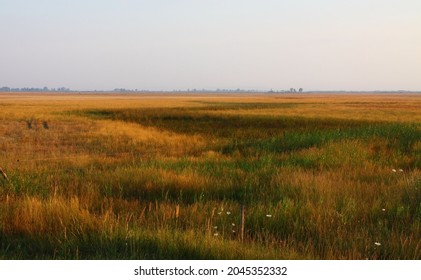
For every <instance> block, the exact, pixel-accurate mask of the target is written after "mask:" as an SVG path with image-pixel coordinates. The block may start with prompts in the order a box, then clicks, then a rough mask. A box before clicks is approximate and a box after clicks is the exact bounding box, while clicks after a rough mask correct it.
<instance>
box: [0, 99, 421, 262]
mask: <svg viewBox="0 0 421 280" xmlns="http://www.w3.org/2000/svg"><path fill="white" fill-rule="evenodd" d="M169 108H172V110H173V111H171V112H172V113H168V114H167V115H165V114H166V112H169V111H168V110H169ZM133 109H135V110H138V109H139V110H138V111H132V113H133V114H143V113H145V114H146V113H147V112H149V111H142V110H153V112H152V113H153V114H156V115H151V116H157V119H156V120H154V122H153V121H151V122H149V123H146V122H142V118H140V119H139V120H140V121H138V122H136V121H128V120H125V119H118V118H112V117H108V116H106V115H105V116H93V115H89V114H87V113H86V112H102V111H106V112H114V111H117V112H120V111H123V112H124V111H126V110H133ZM189 110H190V111H189ZM0 112H1V113H0V167H2V168H3V170H4V171H5V172H6V173H7V174H8V177H9V179H10V182H7V181H5V180H3V179H2V178H0V210H1V211H0V243H1V244H2V245H0V258H5V259H9V258H18V259H25V258H65V259H73V258H75V259H79V258H111V259H112V258H132V259H136V258H164V259H165V258H169V259H171V258H220V259H224V258H234V259H241V258H248V259H250V258H291V259H307V258H310V259H319V258H321V259H365V258H373V259H378V258H379V259H419V258H421V240H420V239H419V236H420V234H421V206H420V199H421V197H420V195H421V193H420V192H419V190H418V188H420V187H421V186H420V184H419V180H420V177H421V172H420V160H419V155H420V149H421V139H419V138H417V137H418V136H417V135H419V134H417V132H418V131H419V124H420V123H421V95H416V94H413V95H406V94H402V95H398V94H384V95H381V94H373V95H333V94H330V95H320V94H302V95H301V94H300V95H298V94H297V95H287V94H285V95H281V94H279V95H259V94H255V95H247V96H246V97H244V96H241V95H200V96H195V95H176V94H174V95H170V94H167V95H165V94H161V95H134V94H128V95H115V94H98V95H96V94H32V93H27V94H25V93H20V94H0ZM160 114H161V115H162V116H164V117H162V118H160ZM171 114H173V115H171ZM192 114H193V115H194V114H197V115H198V116H204V117H206V118H205V119H204V120H201V121H203V125H204V126H206V125H212V124H213V123H212V122H216V121H217V122H220V125H222V124H223V122H230V120H232V119H231V118H233V117H235V118H240V121H238V119H237V122H238V124H239V125H244V126H247V125H248V123H247V122H248V121H250V122H251V121H253V120H257V121H256V122H255V123H254V124H250V125H252V127H247V129H250V131H251V130H255V131H251V132H253V133H252V134H247V133H251V132H250V131H244V133H242V132H241V131H240V132H238V131H237V132H235V131H234V130H235V127H233V128H230V127H229V126H227V127H228V128H227V127H220V128H218V127H217V128H215V127H213V126H209V128H208V127H204V128H203V129H202V130H197V131H196V130H193V131H187V132H186V133H185V132H183V131H184V130H183V129H184V128H189V126H191V127H192V129H193V128H194V129H197V127H194V123H195V120H194V119H193V120H191V119H187V120H188V121H189V122H190V123H188V122H187V121H185V120H183V119H182V118H180V117H184V116H191V115H192ZM173 117H177V118H173ZM290 117H291V119H292V120H293V119H294V118H295V117H297V119H302V120H304V121H303V123H304V124H303V125H305V129H306V130H305V131H301V130H300V129H304V128H300V127H294V126H292V127H285V128H282V129H280V130H279V131H278V130H276V131H274V132H271V133H268V131H267V129H269V128H262V127H259V125H260V123H259V121H261V120H266V119H270V120H274V121H276V120H277V118H279V120H282V121H285V122H287V120H289V119H283V118H290ZM171 118H173V119H171ZM218 118H222V121H221V119H218ZM305 120H308V121H311V122H312V123H311V124H313V125H311V124H310V125H308V124H307V123H306V122H305ZM326 120H330V122H328V123H327V124H326V123H325V122H326ZM341 120H346V121H349V120H354V121H355V122H352V123H342V122H341ZM28 121H30V122H31V127H29V125H28ZM167 121H170V123H166V122H167ZM43 122H46V123H47V124H48V128H46V127H45V126H44V125H43ZM319 123H320V126H319ZM384 123H390V124H397V125H398V126H397V127H399V126H405V125H408V126H407V127H404V128H403V130H402V131H403V132H402V133H403V135H398V136H397V137H400V138H397V140H394V139H389V138H388V137H391V136H390V134H387V133H389V132H387V131H386V132H387V133H386V134H384V135H386V136H384V135H383V134H381V132H380V133H377V134H374V135H369V136H361V137H359V136H358V135H356V136H355V137H348V138H340V137H339V138H335V137H338V136H337V135H336V134H335V135H333V134H332V135H333V136H332V135H331V136H329V137H331V138H329V139H327V140H323V138H320V137H319V136H318V134H317V135H316V136H317V137H319V138H317V137H316V136H314V137H315V138H314V139H315V140H314V139H313V138H311V137H313V136H312V134H311V133H313V132H314V131H316V132H317V131H318V130H317V129H319V130H320V131H322V132H326V133H327V134H326V135H329V133H332V131H335V129H336V130H338V131H340V132H341V133H348V134H347V135H353V134H352V133H350V132H349V131H348V130H347V129H354V128H353V126H352V125H354V126H355V125H358V126H357V127H362V128H365V127H366V126H367V125H379V126H380V128H379V129H383V128H382V127H381V125H383V124H384ZM173 124H175V125H178V126H177V127H172V125H173ZM299 125H300V123H299V122H298V124H297V126H299ZM329 125H331V126H332V125H333V126H335V125H337V126H338V127H337V128H335V127H333V128H330V127H329ZM411 125H414V127H415V128H412V127H411ZM312 126H314V127H312ZM325 126H326V127H327V128H326V127H325ZM348 126H349V127H350V128H349V127H348ZM303 127H304V126H303ZM199 128H201V127H199ZM313 128H314V129H313ZM218 129H219V130H221V131H222V130H223V129H232V133H233V134H232V135H230V134H229V132H230V131H229V130H228V132H227V133H226V134H222V133H221V134H218V133H217V132H221V131H218ZM384 129H386V130H387V129H392V128H390V127H386V128H384ZM405 129H406V130H405ZM356 131H357V132H355V133H370V131H372V130H367V131H369V132H366V131H365V130H364V129H361V131H360V130H356ZM392 131H393V130H392ZM414 131H415V132H414ZM398 132H399V131H398ZM288 133H292V134H291V135H292V136H294V135H301V134H300V133H307V134H306V135H307V136H305V137H304V138H303V139H304V140H303V139H301V138H297V141H301V140H302V141H304V142H303V143H304V144H305V145H303V146H297V147H296V146H291V147H289V146H288V145H287V144H288V143H287V140H288V139H287V138H285V137H287V136H288ZM294 133H295V134H294ZM405 133H415V134H414V135H405ZM221 135H222V136H221ZM224 135H225V136H224ZM249 135H253V137H250V136H249ZM338 135H341V134H338ZM387 135H389V136H387ZM292 136H290V137H292ZM392 136H393V135H392ZM236 137H238V138H236ZM294 137H295V136H294ZM297 137H298V136H297ZM306 137H307V138H306ZM326 137H327V136H326ZM367 137H368V138H367ZM293 139H295V138H293ZM300 139H301V140H300ZM320 139H322V140H320ZM272 140H274V141H275V142H271V141H272ZM313 140H314V141H316V142H314V143H313V142H311V141H313ZM276 141H278V142H276ZM305 141H310V142H309V143H310V144H307V142H305ZM317 141H319V142H317ZM403 141H409V144H408V145H406V146H405V145H403V144H405V143H403V144H402V143H401V142H403ZM285 143H286V144H285ZM281 144H283V145H285V147H287V148H288V149H289V150H288V149H287V148H286V150H281V149H278V148H279V147H278V146H279V145H281ZM290 144H291V143H290ZM292 144H294V143H292ZM277 145H278V146H277ZM400 168H402V169H403V170H402V172H400V171H399V169H400ZM392 169H395V170H396V172H393V171H392ZM242 205H246V206H247V219H246V233H245V234H246V240H245V243H241V241H240V239H239V231H238V230H239V229H238V227H239V225H240V222H241V221H240V212H241V210H240V209H241V206H242ZM227 212H229V213H230V214H227ZM267 215H269V216H267ZM233 224H235V226H233ZM216 233H217V235H216ZM380 241H381V243H382V244H383V245H382V246H381V247H380V248H376V246H375V245H373V244H374V242H380ZM22 248H26V249H22Z"/></svg>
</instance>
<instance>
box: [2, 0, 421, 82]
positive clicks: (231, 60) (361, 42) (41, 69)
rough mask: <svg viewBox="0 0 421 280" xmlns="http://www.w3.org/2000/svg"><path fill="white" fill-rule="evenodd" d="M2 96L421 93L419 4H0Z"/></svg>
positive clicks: (23, 0)
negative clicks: (63, 90)
mask: <svg viewBox="0 0 421 280" xmlns="http://www.w3.org/2000/svg"><path fill="white" fill-rule="evenodd" d="M0 38H1V39H0V87H1V86H10V87H43V86H47V87H61V86H65V87H70V88H72V89H80V90H92V89H101V90H102V89H104V90H106V89H114V88H117V87H119V88H131V89H135V88H138V89H151V90H159V89H161V90H171V89H187V88H208V89H216V88H244V89H251V88H253V89H271V88H273V89H288V88H290V87H294V88H298V87H303V88H304V89H305V90H335V89H344V90H375V89H381V90H400V89H406V90H421V0H68V1H66V0H36V1H35V0H0Z"/></svg>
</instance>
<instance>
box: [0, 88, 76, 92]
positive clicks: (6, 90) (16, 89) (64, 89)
mask: <svg viewBox="0 0 421 280" xmlns="http://www.w3.org/2000/svg"><path fill="white" fill-rule="evenodd" d="M49 91H51V92H69V91H72V90H71V89H69V88H66V87H59V88H51V89H50V88H48V87H43V88H29V87H23V88H11V87H1V88H0V92H49Z"/></svg>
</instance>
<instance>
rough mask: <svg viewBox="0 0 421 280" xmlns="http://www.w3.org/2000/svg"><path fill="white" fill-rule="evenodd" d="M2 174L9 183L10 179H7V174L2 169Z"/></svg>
mask: <svg viewBox="0 0 421 280" xmlns="http://www.w3.org/2000/svg"><path fill="white" fill-rule="evenodd" d="M0 174H1V175H2V176H3V178H4V179H5V180H6V181H9V178H8V177H7V174H6V173H5V172H4V171H3V169H2V168H1V167H0Z"/></svg>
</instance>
